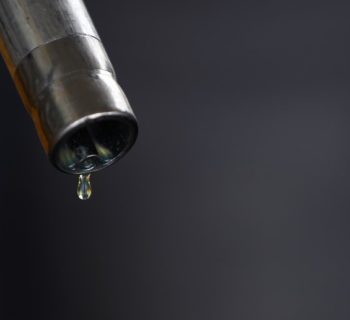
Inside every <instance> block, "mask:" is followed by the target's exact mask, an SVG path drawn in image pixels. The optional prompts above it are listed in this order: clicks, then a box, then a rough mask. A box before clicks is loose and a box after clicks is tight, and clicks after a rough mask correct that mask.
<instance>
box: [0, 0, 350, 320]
mask: <svg viewBox="0 0 350 320" xmlns="http://www.w3.org/2000/svg"><path fill="white" fill-rule="evenodd" d="M346 3H347V2H345V1H344V2H334V1H328V2H322V1H315V2H311V1H261V0H260V1H243V0H242V1H199V0H198V1H195V0H186V1H160V0H159V1H156V0H149V1H144V0H138V1H130V0H123V1H119V0H118V1H108V0H98V1H97V0H89V1H86V4H87V6H88V8H89V11H90V13H91V15H92V17H93V19H94V21H95V24H96V27H97V29H98V31H99V32H100V35H101V37H102V39H103V41H104V43H105V46H106V48H107V51H108V53H109V55H110V57H111V60H112V61H113V63H114V65H115V67H116V71H117V74H118V77H119V81H120V83H121V85H122V86H123V88H124V89H125V91H126V93H127V95H128V97H129V99H130V101H131V104H132V106H133V108H134V111H135V113H136V114H137V116H138V119H139V122H140V135H139V139H138V141H137V144H136V145H135V147H134V148H133V150H132V151H131V152H130V153H129V154H128V155H127V156H126V157H125V158H124V159H123V160H122V161H120V162H119V163H118V164H117V165H115V166H113V167H111V168H109V169H106V170H105V171H102V172H100V173H98V174H96V175H94V176H93V177H92V182H93V187H94V194H93V198H92V200H91V201H88V202H81V201H79V200H77V198H76V194H75V188H76V182H77V181H76V180H75V179H74V177H70V176H66V175H63V174H61V173H60V172H58V171H56V170H55V169H54V168H53V167H51V165H50V163H49V162H48V161H47V159H46V156H45V154H44V152H43V150H42V148H41V145H40V143H39V140H38V138H37V135H36V132H35V130H34V127H33V125H32V122H31V120H30V118H29V117H28V115H27V114H26V111H25V110H24V108H23V107H22V103H21V101H20V99H19V97H18V94H17V92H16V90H15V88H14V85H13V84H12V81H11V79H10V77H9V75H8V72H7V70H6V68H5V66H4V63H3V62H1V64H0V74H1V77H0V93H1V100H0V107H1V111H2V113H1V120H2V121H1V125H0V137H1V138H0V150H1V159H0V163H1V168H2V174H1V179H0V191H1V193H0V196H1V198H0V213H1V214H0V225H1V238H0V239H1V256H0V275H1V277H0V280H1V282H0V288H1V291H0V292H1V300H0V301H1V304H0V306H1V308H0V310H1V311H0V312H1V313H0V318H1V314H2V318H1V319H4V320H12V319H35V320H41V319H45V320H63V319H64V320H77V319H84V320H86V319H91V320H92V319H93V320H96V319H100V320H116V319H123V320H129V319H130V320H133V319H135V320H139V319H152V320H158V319H159V320H172V319H174V320H175V319H176V320H180V319H181V320H190V319H191V320H192V319H195V320H206V319H210V320H231V319H237V320H245V319H249V320H255V319H259V320H260V319H267V320H271V319H272V320H274V319H276V320H280V319H283V320H287V319H298V320H300V319H305V320H306V319H307V320H310V319H337V320H341V319H349V317H350V305H349V295H350V275H349V272H350V253H349V252H350V250H349V245H350V234H349V222H350V212H349V209H350V197H349V195H350V148H349V139H350V90H349V86H350V59H349V57H350V33H349V31H350V22H349V15H350V13H349V9H350V5H348V4H346Z"/></svg>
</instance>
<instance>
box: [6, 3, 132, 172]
mask: <svg viewBox="0 0 350 320" xmlns="http://www.w3.org/2000/svg"><path fill="white" fill-rule="evenodd" d="M0 51H1V53H2V55H3V57H4V59H5V61H6V64H7V66H8V69H9V70H10V73H11V75H12V77H13V79H14V81H15V83H16V86H17V88H18V91H19V92H20V94H21V97H22V99H23V102H24V104H25V106H26V109H27V110H28V111H29V113H30V114H31V116H32V119H33V121H34V123H35V125H36V128H37V131H38V133H39V137H40V139H41V142H42V144H43V146H44V149H45V150H46V152H47V154H48V155H49V157H50V159H51V161H52V163H53V164H54V165H55V166H56V167H57V168H58V169H59V170H61V171H63V172H66V173H70V174H82V173H89V172H93V171H97V170H100V169H102V168H104V167H106V166H108V165H110V164H111V163H113V162H115V161H116V160H117V159H119V158H120V157H121V156H123V155H124V154H125V153H126V152H127V151H128V150H129V149H130V148H131V146H132V145H133V143H134V142H135V140H136V136H137V122H136V119H135V116H134V114H133V112H132V110H131V107H130V105H129V103H128V100H127V98H126V97H125V95H124V93H123V91H122V89H121V88H120V86H119V85H118V83H117V81H116V77H115V72H114V69H113V67H112V64H111V62H110V60H109V58H108V56H107V54H106V52H105V50H104V47H103V45H102V43H101V40H100V38H99V36H98V34H97V32H96V30H95V28H94V26H93V23H92V21H91V19H90V16H89V14H88V12H87V10H86V8H85V5H84V3H83V1H82V0H0Z"/></svg>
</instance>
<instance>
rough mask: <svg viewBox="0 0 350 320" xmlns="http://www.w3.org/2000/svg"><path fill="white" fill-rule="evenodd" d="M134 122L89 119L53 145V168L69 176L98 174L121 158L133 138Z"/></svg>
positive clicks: (134, 131)
mask: <svg viewBox="0 0 350 320" xmlns="http://www.w3.org/2000/svg"><path fill="white" fill-rule="evenodd" d="M136 130H137V129H136V123H135V122H133V121H131V120H129V119H123V118H112V119H109V118H107V119H99V120H92V121H91V120H90V121H87V122H86V123H84V124H82V125H80V126H79V127H78V128H77V129H74V130H73V132H68V133H67V134H66V135H65V136H64V137H63V138H62V139H61V141H59V142H58V144H57V145H56V147H55V149H54V152H53V155H52V160H53V162H54V165H55V166H56V167H57V168H58V169H60V170H61V171H64V172H66V173H70V174H83V173H90V172H94V171H98V170H100V169H102V168H104V167H106V166H108V165H110V164H112V163H113V162H114V161H115V160H117V159H118V158H120V157H121V156H122V155H124V154H125V153H126V151H128V149H129V148H130V147H131V146H132V144H133V143H134V141H135V139H136Z"/></svg>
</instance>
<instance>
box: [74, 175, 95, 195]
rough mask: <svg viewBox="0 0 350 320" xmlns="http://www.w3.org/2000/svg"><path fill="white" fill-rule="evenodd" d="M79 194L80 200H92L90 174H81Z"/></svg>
mask: <svg viewBox="0 0 350 320" xmlns="http://www.w3.org/2000/svg"><path fill="white" fill-rule="evenodd" d="M77 194H78V197H79V199H80V200H88V199H90V197H91V194H92V188H91V182H90V175H89V174H81V175H80V176H79V181H78V189H77Z"/></svg>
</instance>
